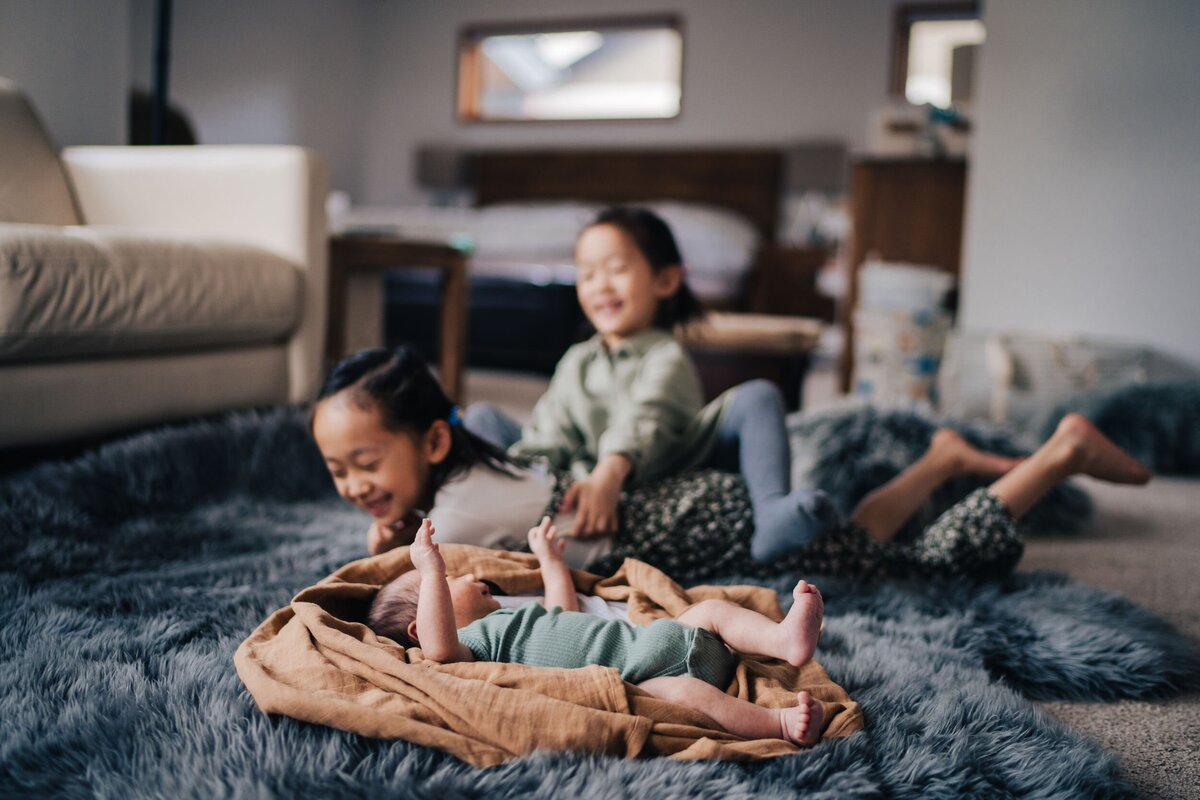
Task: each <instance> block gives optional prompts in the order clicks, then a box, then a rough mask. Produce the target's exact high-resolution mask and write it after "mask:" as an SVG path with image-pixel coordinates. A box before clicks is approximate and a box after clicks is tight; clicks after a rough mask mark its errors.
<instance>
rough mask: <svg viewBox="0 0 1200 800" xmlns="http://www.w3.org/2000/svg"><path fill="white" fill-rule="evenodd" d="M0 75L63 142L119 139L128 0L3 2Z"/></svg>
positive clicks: (125, 81) (123, 124) (121, 135)
mask: <svg viewBox="0 0 1200 800" xmlns="http://www.w3.org/2000/svg"><path fill="white" fill-rule="evenodd" d="M0 75H2V76H4V77H5V78H11V79H12V80H15V81H16V82H17V83H19V84H20V85H21V87H22V88H23V89H24V90H25V91H26V92H27V93H28V94H29V96H30V98H31V99H32V100H33V104H34V105H35V106H36V107H37V109H38V112H39V113H40V114H41V116H42V120H43V121H44V122H45V123H46V127H47V128H48V129H49V131H50V135H51V136H52V137H53V138H54V140H55V142H56V143H57V144H58V145H59V146H60V147H67V146H69V145H76V144H124V143H125V128H126V113H127V112H126V99H125V93H126V89H127V87H128V83H129V3H128V0H88V1H87V2H78V0H0Z"/></svg>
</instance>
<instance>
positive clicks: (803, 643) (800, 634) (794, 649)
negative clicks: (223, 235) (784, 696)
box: [779, 581, 825, 667]
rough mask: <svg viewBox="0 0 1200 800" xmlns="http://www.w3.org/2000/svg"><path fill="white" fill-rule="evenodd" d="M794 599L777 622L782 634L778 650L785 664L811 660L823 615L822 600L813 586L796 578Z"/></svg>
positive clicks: (802, 662)
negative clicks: (797, 581)
mask: <svg viewBox="0 0 1200 800" xmlns="http://www.w3.org/2000/svg"><path fill="white" fill-rule="evenodd" d="M792 597H793V598H795V600H794V602H793V603H792V607H791V609H789V610H788V613H787V616H786V617H784V619H783V622H781V623H779V633H780V635H781V636H782V640H783V641H782V647H781V648H780V649H781V652H782V653H783V654H784V656H783V657H784V658H785V659H786V660H787V662H788V663H789V664H791V665H792V666H795V667H801V666H804V665H805V664H807V663H808V662H809V661H811V660H812V656H813V651H815V650H816V649H817V640H818V639H820V638H821V620H822V619H824V617H825V601H824V600H823V599H822V598H821V593H820V592H819V591H817V587H816V586H813V585H812V584H811V583H809V582H807V581H800V582H799V583H797V584H796V588H795V589H793V590H792Z"/></svg>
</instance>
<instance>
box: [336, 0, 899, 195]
mask: <svg viewBox="0 0 1200 800" xmlns="http://www.w3.org/2000/svg"><path fill="white" fill-rule="evenodd" d="M893 6H894V2H893V0H836V2H834V1H833V0H738V2H729V1H728V0H675V2H672V3H669V4H666V5H662V4H658V5H651V6H647V5H646V4H645V3H644V2H643V0H593V1H592V2H586V3H584V2H572V3H565V2H559V3H557V4H553V5H550V4H547V3H545V2H544V1H543V0H506V2H504V3H495V2H489V0H440V1H439V2H426V1H425V0H389V2H380V3H376V4H375V5H374V6H373V8H372V25H371V28H370V30H371V33H370V36H371V39H370V45H369V51H370V53H371V66H370V74H371V78H372V80H371V84H370V86H371V94H370V98H369V103H368V106H367V107H368V109H369V111H368V113H369V117H368V119H369V124H368V125H367V126H366V127H365V130H364V134H365V140H364V159H365V160H364V165H365V170H364V174H363V177H362V181H361V191H360V192H359V193H358V194H357V195H356V197H355V200H356V202H371V203H392V202H415V201H420V200H421V198H422V196H421V194H420V192H419V191H418V188H417V187H416V186H415V184H414V183H413V171H414V170H413V165H412V150H413V147H414V146H415V145H416V144H417V143H421V142H436V141H440V142H455V143H462V144H474V145H495V146H500V147H506V146H514V147H516V146H522V145H530V144H538V145H561V146H567V145H584V144H624V145H642V144H645V145H649V146H654V145H664V146H666V145H676V144H681V143H684V144H686V143H696V144H698V145H701V144H714V143H732V144H746V143H769V144H783V143H786V142H789V141H795V140H798V139H802V138H812V137H841V138H844V139H846V140H848V141H849V142H851V143H852V144H853V145H861V144H863V143H864V142H865V139H866V131H867V124H868V116H869V114H870V112H871V111H872V110H873V109H875V108H876V107H878V106H880V105H882V104H883V103H885V102H886V100H887V78H888V60H889V55H890V45H891V40H890V36H891V24H892V13H891V11H892V8H893ZM646 10H653V11H670V12H675V13H678V14H679V16H680V17H681V18H682V20H683V25H684V78H683V113H682V116H681V117H680V118H678V119H676V120H668V121H659V122H606V123H599V124H589V123H579V122H565V123H536V124H529V123H487V124H477V125H462V124H459V123H458V122H457V121H456V120H455V118H454V81H455V74H456V53H455V46H456V41H457V36H458V32H459V29H460V27H462V26H463V25H465V24H467V23H479V22H504V21H514V20H515V21H528V20H538V19H545V18H547V17H549V16H554V17H559V18H570V17H579V16H581V15H583V16H605V15H613V14H616V15H621V14H625V15H628V14H633V13H644V12H645V11H646Z"/></svg>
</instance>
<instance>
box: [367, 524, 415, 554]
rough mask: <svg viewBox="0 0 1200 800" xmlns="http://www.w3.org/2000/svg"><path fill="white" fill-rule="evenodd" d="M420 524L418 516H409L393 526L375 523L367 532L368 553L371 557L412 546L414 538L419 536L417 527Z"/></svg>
mask: <svg viewBox="0 0 1200 800" xmlns="http://www.w3.org/2000/svg"><path fill="white" fill-rule="evenodd" d="M420 524H421V520H420V518H419V517H417V515H416V514H409V515H408V516H407V517H405V518H404V519H401V520H399V521H397V522H393V523H392V524H391V525H383V524H381V523H378V522H376V523H374V524H373V525H371V529H370V530H369V531H367V551H368V552H369V553H370V554H371V555H373V556H377V555H379V554H380V553H386V552H387V551H388V550H391V549H393V548H396V547H402V546H404V545H406V544H412V542H413V537H414V536H416V535H417V526H418V525H420Z"/></svg>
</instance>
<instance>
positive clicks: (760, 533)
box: [383, 207, 834, 561]
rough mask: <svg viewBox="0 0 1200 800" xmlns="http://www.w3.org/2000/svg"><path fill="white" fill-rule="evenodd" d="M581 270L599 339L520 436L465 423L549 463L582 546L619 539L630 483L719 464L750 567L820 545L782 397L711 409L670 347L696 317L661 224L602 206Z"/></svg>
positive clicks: (577, 357) (472, 418) (764, 390)
mask: <svg viewBox="0 0 1200 800" xmlns="http://www.w3.org/2000/svg"><path fill="white" fill-rule="evenodd" d="M575 260H576V263H577V264H578V273H577V278H576V292H577V294H578V296H579V304H580V306H581V307H582V308H583V313H584V314H585V316H587V318H588V321H589V322H590V323H591V324H592V327H593V328H595V331H596V333H595V335H594V336H592V337H591V338H590V339H588V340H587V341H585V342H582V343H580V344H577V345H575V346H573V347H572V348H570V349H569V350H568V351H567V352H566V354H565V355H564V356H563V358H562V360H561V361H560V362H559V363H558V366H557V367H556V368H555V371H554V377H553V379H552V380H551V382H550V388H549V389H548V390H547V392H546V394H545V395H544V396H543V397H542V398H541V399H540V400H539V401H538V403H537V406H536V407H535V408H534V410H533V416H532V418H531V419H530V422H529V424H528V425H527V426H526V427H525V429H524V430H521V428H520V427H518V426H517V424H516V423H514V422H512V421H511V420H509V419H507V418H506V417H505V416H504V415H503V414H502V413H501V412H500V411H499V410H498V409H496V408H495V407H494V406H491V405H488V404H475V405H473V406H471V407H469V408H468V409H467V414H466V425H467V427H468V428H470V429H471V430H473V431H475V432H476V433H479V434H480V435H482V436H483V437H484V438H485V439H488V440H489V441H491V442H492V443H493V444H496V445H497V446H499V447H503V448H508V453H509V454H510V455H513V456H519V457H531V456H540V457H544V458H546V459H547V460H548V461H549V463H550V465H551V466H552V467H554V468H555V469H558V470H564V471H569V472H570V473H571V477H570V478H564V481H566V483H564V484H563V485H562V486H561V487H560V488H562V489H563V490H564V491H565V496H564V505H563V508H564V510H565V511H571V510H574V511H575V512H576V515H575V519H574V526H573V528H572V529H567V528H565V527H564V528H563V531H564V533H568V534H569V535H571V536H574V537H587V536H594V535H604V534H612V533H615V532H616V530H617V499H618V497H619V496H620V493H621V490H622V488H623V487H634V486H639V485H645V484H647V483H650V482H652V481H654V480H656V479H658V478H662V477H665V476H667V475H672V474H676V473H678V472H681V471H684V470H686V469H689V468H693V467H698V466H711V467H715V468H717V469H722V470H727V471H731V472H739V471H740V472H741V473H742V475H743V477H744V478H745V481H746V486H747V488H748V489H749V491H750V499H751V501H752V503H753V506H754V537H753V539H752V540H751V543H750V551H751V553H752V554H753V556H754V558H755V559H757V560H759V561H769V560H771V559H773V558H775V557H777V556H779V555H781V554H782V553H784V552H786V551H788V550H790V549H792V548H793V547H796V546H798V545H801V544H805V543H807V542H810V541H812V540H813V539H815V538H818V537H819V536H820V535H821V534H822V533H823V532H824V530H825V529H826V527H827V526H828V525H829V524H830V523H832V522H833V516H834V515H833V508H832V506H831V505H830V504H829V503H828V502H823V501H824V497H823V495H820V494H819V493H816V492H812V491H806V490H798V491H793V490H792V489H791V454H790V452H789V449H788V438H787V433H786V431H785V428H784V407H783V399H782V396H781V394H780V392H779V389H778V388H776V386H775V385H774V384H772V383H770V382H768V381H763V380H759V381H751V382H749V383H746V384H743V385H741V386H738V387H735V388H734V389H731V390H729V391H728V392H725V393H724V394H723V395H722V396H721V397H719V398H717V399H716V400H715V401H713V402H712V403H711V404H709V405H707V406H704V404H703V398H704V395H703V393H702V391H701V387H700V380H699V377H698V375H697V373H696V368H695V366H694V365H693V363H692V360H691V358H689V356H688V355H687V353H686V352H685V351H684V349H683V347H681V346H680V344H679V342H678V341H677V340H676V338H675V328H676V327H677V326H679V325H684V324H687V323H689V322H692V321H694V320H696V319H697V318H699V317H700V316H701V314H702V311H701V307H700V303H699V301H698V300H697V299H696V296H695V295H694V294H693V293H692V291H691V289H690V288H688V285H687V282H686V281H685V280H684V267H683V258H682V256H681V255H680V252H679V248H678V246H677V245H676V243H675V237H674V236H672V234H671V229H670V228H669V227H668V226H667V224H666V223H665V222H663V221H662V219H660V218H659V217H658V216H656V215H655V214H654V213H652V212H650V211H647V210H645V209H640V208H621V207H618V208H611V209H608V210H606V211H604V212H602V213H601V214H600V215H599V216H598V217H597V218H596V220H595V221H594V222H593V223H592V224H591V225H589V226H588V227H587V228H585V229H584V231H583V232H582V233H581V234H580V236H579V240H578V242H577V244H576V248H575ZM568 484H569V485H568ZM383 533H384V534H385V535H386V531H385V532H383Z"/></svg>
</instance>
